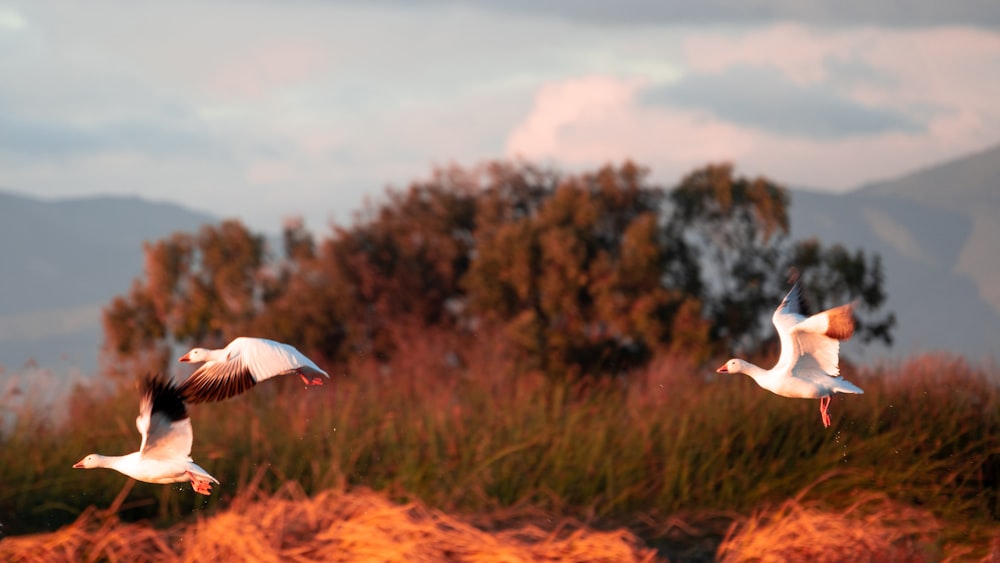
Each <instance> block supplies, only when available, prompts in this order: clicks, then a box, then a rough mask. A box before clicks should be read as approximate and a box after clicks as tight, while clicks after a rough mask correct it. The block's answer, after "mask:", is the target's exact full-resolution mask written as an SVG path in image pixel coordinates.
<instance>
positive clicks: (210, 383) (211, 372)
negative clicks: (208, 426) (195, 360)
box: [180, 337, 330, 403]
mask: <svg viewBox="0 0 1000 563" xmlns="http://www.w3.org/2000/svg"><path fill="white" fill-rule="evenodd" d="M226 351H227V354H226V359H225V360H219V361H209V362H206V363H205V364H204V365H203V366H201V367H200V368H198V369H197V370H196V371H195V372H194V373H192V374H191V376H190V377H188V378H187V379H186V380H185V381H184V382H183V383H181V386H180V390H181V395H182V396H183V397H184V400H186V401H188V402H189V403H202V402H205V401H221V400H223V399H228V398H229V397H233V396H236V395H239V394H240V393H243V392H245V391H247V390H248V389H250V388H251V387H253V386H254V385H256V384H257V383H259V382H261V381H264V380H265V379H270V378H272V377H276V376H279V375H286V374H291V373H296V372H303V373H310V374H323V375H325V376H326V377H330V376H329V374H327V373H326V372H325V371H323V370H321V369H320V368H319V367H318V366H317V365H316V364H315V363H313V361H312V360H310V359H309V358H307V357H306V356H305V355H304V354H302V353H301V352H299V351H298V350H297V349H295V347H293V346H289V345H288V344H283V343H281V342H275V341H273V340H267V339H265V338H249V337H240V338H237V339H235V340H233V341H232V342H231V343H229V346H226Z"/></svg>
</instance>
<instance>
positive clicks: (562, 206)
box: [104, 162, 894, 376]
mask: <svg viewBox="0 0 1000 563" xmlns="http://www.w3.org/2000/svg"><path fill="white" fill-rule="evenodd" d="M789 204H790V201H789V195H788V192H787V191H786V190H785V189H784V188H782V187H780V186H778V185H777V184H775V183H773V182H771V181H769V180H767V179H766V178H760V177H758V178H744V177H739V176H736V175H735V174H734V171H733V168H732V167H731V166H730V165H728V164H711V165H707V166H705V167H703V168H700V169H698V170H695V171H693V172H692V173H690V174H688V175H687V176H686V177H684V178H683V179H682V180H681V182H680V183H679V184H678V185H677V186H675V187H673V188H672V189H669V190H668V189H665V188H663V187H660V186H657V185H655V184H653V183H651V182H650V180H649V173H648V171H647V170H646V169H645V168H643V167H641V166H638V165H636V164H635V163H632V162H625V163H623V164H621V165H620V166H605V167H602V168H600V169H598V170H596V171H594V172H588V173H581V174H562V173H560V172H558V171H554V170H551V169H543V168H540V167H537V166H535V165H532V164H529V163H525V162H489V163H485V164H483V165H480V166H477V167H474V168H470V169H465V168H459V167H451V168H445V169H439V170H436V171H435V172H434V174H433V175H432V176H431V177H430V178H429V179H428V180H425V181H420V182H414V183H413V184H411V185H410V186H409V187H408V188H407V189H405V190H392V189H390V190H388V191H387V193H386V197H385V199H384V201H383V202H381V203H380V204H377V205H376V204H368V205H367V206H366V207H365V208H364V209H362V210H361V211H360V212H358V213H357V214H356V215H355V218H354V221H353V225H351V226H349V227H342V226H335V227H333V229H332V232H331V234H330V235H329V236H327V237H326V238H322V239H319V240H317V238H316V237H315V235H314V234H312V233H311V232H309V230H307V229H306V228H305V226H304V225H303V224H302V222H301V221H299V220H292V221H289V222H288V223H287V224H286V225H285V227H284V231H283V235H282V241H281V244H280V245H278V246H280V248H278V249H270V248H269V246H268V244H267V242H266V240H265V237H264V236H262V235H260V234H255V233H252V232H250V231H249V230H248V229H247V228H246V227H245V226H243V225H242V224H241V223H239V222H238V221H233V220H228V221H224V222H222V223H220V224H218V225H208V226H205V227H203V228H202V229H201V230H200V231H199V232H198V233H195V234H190V233H176V234H174V235H172V236H170V237H168V238H166V239H164V240H160V241H157V242H153V243H148V244H147V245H146V246H145V254H146V263H145V270H144V274H143V275H142V276H141V277H140V278H139V279H137V280H135V281H134V282H133V284H132V287H131V289H130V290H129V292H128V293H127V294H125V295H122V296H118V297H116V298H115V299H114V300H113V301H112V302H111V303H110V304H109V305H108V306H107V307H106V308H105V311H104V327H105V335H106V354H107V356H108V357H109V359H112V360H114V361H113V362H110V364H111V365H118V366H120V369H121V370H123V371H125V370H129V369H163V368H165V367H167V362H169V361H170V358H169V357H168V356H169V355H170V352H171V350H172V348H173V347H174V346H187V345H195V344H197V345H220V344H223V343H224V342H226V341H228V339H230V338H233V337H235V336H238V335H256V336H264V337H268V338H272V339H276V340H282V341H286V342H290V343H293V344H294V345H296V346H297V347H299V348H300V349H302V350H303V351H304V352H306V353H307V354H308V355H310V356H313V357H316V358H317V359H318V360H320V361H322V362H324V363H337V362H346V361H348V360H349V359H351V358H353V357H357V356H359V355H364V356H366V357H374V358H376V359H384V358H388V357H391V356H392V355H393V354H394V353H396V351H397V349H398V348H399V345H400V344H401V339H405V338H411V337H412V335H413V334H414V329H416V331H417V332H419V331H420V330H425V329H432V328H433V329H436V330H444V331H448V332H450V333H453V334H456V335H458V336H462V335H466V336H469V337H472V336H475V335H479V336H480V337H481V336H482V335H483V334H488V335H489V337H490V338H500V339H503V340H504V342H505V343H506V344H507V345H508V347H509V349H511V350H513V351H514V353H516V354H517V361H518V362H520V363H521V365H523V366H524V367H525V368H526V369H533V370H541V371H543V372H545V373H548V374H551V375H554V376H561V375H568V376H583V375H595V374H600V373H614V372H617V371H620V370H623V369H628V368H630V367H632V366H636V365H641V364H643V363H645V362H648V361H649V360H650V359H651V358H652V357H653V356H654V355H656V354H658V353H664V352H671V351H674V352H683V353H685V354H689V355H692V356H694V357H695V358H697V359H699V360H704V359H707V358H709V357H711V356H716V355H728V354H729V352H728V350H729V349H730V348H733V347H737V348H741V349H743V350H744V351H751V350H753V349H755V348H757V347H759V346H761V345H762V344H764V343H765V341H767V340H768V339H769V338H773V331H772V330H771V329H770V328H769V324H770V320H769V315H770V312H771V311H772V310H773V308H774V307H775V305H776V304H777V303H778V302H779V301H780V299H781V297H782V295H783V293H784V292H785V291H786V290H787V280H786V272H787V271H788V269H789V267H791V266H796V267H797V268H798V270H799V271H801V272H802V279H803V283H805V284H806V286H807V288H808V290H807V293H809V294H810V295H812V296H814V297H816V299H817V303H815V305H816V306H817V307H825V306H829V305H834V304H838V302H842V301H846V300H847V299H849V298H853V297H857V298H859V299H860V301H861V304H862V307H861V308H862V310H863V311H865V315H864V318H863V319H862V323H861V325H860V330H859V335H860V337H861V338H863V339H865V340H872V339H879V340H883V341H885V342H891V333H892V327H893V324H894V317H893V316H892V314H891V313H881V316H875V315H876V313H878V311H879V309H880V308H881V307H882V305H883V303H884V302H885V299H886V295H885V292H884V290H883V287H882V285H883V284H882V282H883V279H882V278H883V274H882V268H881V262H880V260H879V258H878V257H877V256H873V257H869V256H867V255H866V254H865V253H864V252H863V251H861V250H855V251H850V250H848V249H845V248H843V247H840V246H830V247H824V246H823V245H821V244H820V243H819V242H818V241H815V240H807V241H792V240H790V239H789V228H788V206H789ZM460 352H461V351H456V353H457V354H460Z"/></svg>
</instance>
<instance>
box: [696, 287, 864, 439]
mask: <svg viewBox="0 0 1000 563" xmlns="http://www.w3.org/2000/svg"><path fill="white" fill-rule="evenodd" d="M856 306H857V301H854V302H852V303H848V304H847V305H841V306H839V307H835V308H833V309H829V310H826V311H823V312H822V313H817V314H815V315H813V316H811V317H808V318H807V317H805V316H804V315H803V314H802V312H803V311H804V310H805V308H804V307H803V305H802V294H801V293H800V291H799V286H798V284H797V283H796V284H795V285H793V286H792V289H791V291H789V292H788V295H786V296H785V298H784V299H783V300H782V301H781V305H779V306H778V308H777V309H775V311H774V315H772V317H771V320H772V321H773V322H774V327H775V328H776V329H777V330H778V337H779V338H780V339H781V355H780V356H779V357H778V363H777V364H775V366H774V367H773V368H771V369H767V370H766V369H763V368H761V367H758V366H755V365H753V364H751V363H750V362H747V361H745V360H740V359H735V358H734V359H732V360H729V361H728V362H726V364H725V365H724V366H722V367H720V368H719V369H718V370H716V371H718V372H719V373H745V374H747V375H749V376H750V377H752V378H753V380H754V381H756V382H757V385H760V386H761V387H763V388H764V389H767V390H768V391H771V392H772V393H775V394H777V395H781V396H783V397H793V398H799V399H817V398H818V399H819V400H820V402H819V412H820V416H821V417H822V418H823V426H824V427H829V426H830V413H829V408H830V399H831V396H832V395H833V394H834V393H864V391H862V390H861V388H860V387H858V386H857V385H855V384H853V383H851V382H850V381H847V380H846V379H844V378H842V377H840V366H839V365H838V364H839V363H840V359H839V355H840V342H838V341H839V340H847V339H848V338H850V337H851V335H852V334H854V324H855V321H854V308H855V307H856Z"/></svg>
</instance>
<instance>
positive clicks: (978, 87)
mask: <svg viewBox="0 0 1000 563" xmlns="http://www.w3.org/2000/svg"><path fill="white" fill-rule="evenodd" d="M730 31H731V30H727V31H726V32H725V33H722V32H715V33H712V32H699V33H692V34H690V35H689V37H688V40H687V42H686V44H685V47H686V49H685V53H686V61H685V62H686V67H687V68H688V71H689V73H690V74H689V75H687V76H683V77H681V78H680V79H679V80H677V81H675V82H673V83H668V85H667V86H666V88H674V87H676V86H678V85H680V84H684V83H685V80H689V77H691V76H692V75H693V74H695V73H717V74H720V75H721V74H722V73H727V72H732V71H733V70H734V69H745V68H747V65H752V66H754V67H757V68H759V69H762V70H766V71H767V72H761V73H760V75H759V76H758V79H759V80H772V81H773V80H774V79H775V76H778V77H781V79H782V80H787V81H788V82H789V83H793V84H798V85H800V86H801V87H800V88H792V89H790V88H785V89H784V90H783V92H781V95H782V96H783V97H784V98H786V101H785V102H783V103H785V104H787V106H788V109H787V111H788V112H789V113H790V115H791V112H793V111H800V112H801V111H805V110H809V109H812V108H818V109H823V108H824V107H826V108H827V109H829V108H833V109H836V110H838V112H839V113H840V114H841V115H842V117H843V115H846V113H845V112H855V113H857V112H859V111H860V112H862V113H861V114H858V115H860V117H859V119H860V118H865V119H874V118H879V119H881V120H882V122H883V125H891V122H890V121H885V120H886V119H892V120H895V121H897V122H899V123H900V124H905V123H907V122H910V123H912V124H913V126H909V125H907V126H903V127H888V126H886V127H868V126H865V127H861V126H860V125H863V124H860V123H856V124H855V125H857V126H856V127H854V128H853V132H852V130H851V129H846V130H845V132H844V133H842V134H838V135H833V136H831V135H828V134H819V133H821V132H822V131H820V132H819V133H817V134H816V135H810V132H809V131H810V128H809V127H807V126H803V127H801V128H794V127H789V126H788V125H789V124H788V123H784V124H781V123H777V122H776V127H775V128H774V129H773V130H769V129H767V128H766V121H761V119H760V118H758V119H753V116H740V115H739V112H741V111H750V110H753V109H754V106H755V104H753V103H749V104H747V106H748V107H737V105H738V104H739V103H740V96H741V95H746V96H751V95H755V93H756V95H765V96H766V95H767V92H768V85H766V84H765V85H761V84H754V83H752V82H751V81H752V80H753V77H752V76H748V75H744V76H743V79H744V80H746V81H747V84H746V88H745V89H744V90H740V85H739V84H738V83H736V84H730V83H723V82H721V81H701V82H700V83H698V82H691V84H694V85H695V86H701V87H711V88H723V87H724V88H728V89H729V91H728V92H724V93H722V95H720V93H719V92H715V91H705V92H704V94H703V97H704V99H705V100H708V101H712V100H714V102H712V103H714V104H716V105H715V106H714V110H715V111H712V110H713V107H712V106H711V105H706V106H704V107H703V108H698V107H696V106H697V104H695V105H694V106H693V105H692V104H689V103H686V104H683V105H682V104H673V105H671V103H670V100H669V98H667V99H666V100H663V99H658V103H657V104H655V105H653V104H649V103H643V102H644V101H646V100H647V98H648V94H649V93H650V92H654V91H656V89H658V88H661V89H662V88H665V86H663V85H662V84H656V83H653V82H650V81H643V80H641V79H635V78H621V77H617V76H613V75H604V76H588V77H586V78H572V79H567V80H559V81H553V82H551V83H549V84H546V85H545V86H544V87H542V88H540V89H539V90H538V91H537V93H536V96H535V104H534V107H533V109H532V111H531V112H530V114H528V115H527V116H526V117H525V118H524V119H523V120H522V121H521V122H520V123H519V124H518V125H517V126H516V127H514V128H513V129H512V132H511V134H510V136H509V137H508V143H507V150H508V152H509V153H517V154H523V155H524V156H525V157H527V158H529V159H530V158H544V159H551V160H555V161H559V162H564V163H570V164H574V165H577V166H584V165H597V164H601V163H604V162H606V161H608V160H609V159H621V158H625V157H630V158H633V159H636V160H638V161H639V162H641V163H643V164H646V165H649V166H651V167H652V168H653V170H654V173H656V175H657V176H658V177H660V178H664V179H666V180H667V181H674V180H676V178H677V177H678V176H679V175H681V174H683V173H685V172H687V171H688V170H690V169H691V168H693V167H696V166H700V165H702V164H704V163H706V162H710V161H718V160H730V161H733V162H735V164H736V165H737V166H738V168H739V169H741V170H745V171H747V172H748V173H754V174H756V173H762V174H765V175H767V176H769V177H771V178H773V179H775V180H778V181H781V182H785V183H790V184H793V185H807V186H815V187H827V188H848V187H854V186H857V185H859V184H861V183H864V182H867V181H871V180H874V179H877V178H883V177H887V176H892V175H896V174H900V173H905V172H909V171H912V170H913V169H915V168H919V167H921V166H926V165H928V164H930V163H933V162H937V161H942V160H945V159H947V158H951V157H955V156H960V155H963V154H965V153H968V152H972V151H975V150H979V149H981V148H982V147H984V146H986V145H989V144H993V143H996V142H997V141H998V140H1000V134H998V133H997V131H998V130H1000V128H998V125H1000V106H998V105H997V104H996V103H995V102H994V100H996V99H1000V34H996V33H991V32H986V31H982V30H975V29H958V28H946V29H926V30H907V31H886V30H876V29H863V30H860V31H846V30H823V29H813V28H808V27H803V26H799V25H786V24H781V25H776V26H772V27H769V28H765V29H747V30H743V31H742V32H740V33H737V34H733V33H730ZM773 73H778V74H776V75H772V74H773ZM737 74H739V73H737ZM697 94H698V93H697V92H686V94H685V97H686V98H687V99H688V100H697V99H698V95H697ZM790 96H801V97H803V99H802V100H801V103H796V100H794V99H792V98H790ZM834 102H836V103H834ZM720 103H723V104H725V103H728V104H731V105H730V106H727V107H720V106H719V105H718V104H720ZM756 105H757V106H759V105H760V104H756ZM765 105H766V106H767V107H766V109H768V110H773V109H774V105H773V104H765ZM852 106H853V109H852ZM889 111H891V112H893V113H886V112H889ZM878 112H883V113H881V114H880V113H878ZM727 116H729V117H730V118H734V119H733V120H730V119H727ZM884 116H893V117H884ZM738 117H745V118H740V119H736V118H738ZM773 117H774V116H772V118H773ZM803 117H808V116H800V117H799V118H797V119H799V120H802V119H803ZM827 119H830V118H827ZM901 120H902V121H901ZM834 125H835V124H834ZM880 129H881V130H880Z"/></svg>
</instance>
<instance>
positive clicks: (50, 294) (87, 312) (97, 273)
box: [0, 192, 215, 370]
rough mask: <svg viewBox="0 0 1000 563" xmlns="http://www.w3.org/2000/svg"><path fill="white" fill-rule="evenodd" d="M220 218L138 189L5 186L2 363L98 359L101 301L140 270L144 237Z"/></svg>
mask: <svg viewBox="0 0 1000 563" xmlns="http://www.w3.org/2000/svg"><path fill="white" fill-rule="evenodd" d="M214 220H215V219H214V218H213V217H211V216H209V215H206V214H202V213H197V212H194V211H190V210H187V209H184V208H182V207H180V206H177V205H173V204H167V203H157V202H150V201H146V200H143V199H140V198H135V197H106V196H102V197H90V198H80V199H64V200H40V199H35V198H31V197H28V196H23V195H15V194H13V193H9V192H0V256H3V261H4V267H3V268H0V287H2V288H3V292H0V365H2V366H6V367H7V368H14V369H17V368H19V367H21V366H23V365H24V364H25V362H28V361H29V360H32V359H34V360H36V361H37V362H38V363H39V364H40V365H42V366H43V367H56V368H60V367H67V366H77V367H81V368H83V369H85V370H90V369H92V367H93V366H94V365H96V358H97V348H98V346H99V344H100V336H101V335H100V309H101V307H102V306H104V305H105V304H107V303H108V301H110V299H111V297H112V296H114V295H116V294H119V293H122V292H123V291H125V290H127V289H128V286H129V284H130V283H131V281H132V279H133V278H135V277H136V276H137V275H139V273H140V272H141V268H142V243H143V241H145V240H154V239H157V238H161V237H163V236H165V235H167V234H170V233H172V232H174V231H178V230H186V231H190V230H195V229H197V228H198V227H199V226H200V225H202V224H204V223H207V222H212V221H214Z"/></svg>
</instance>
